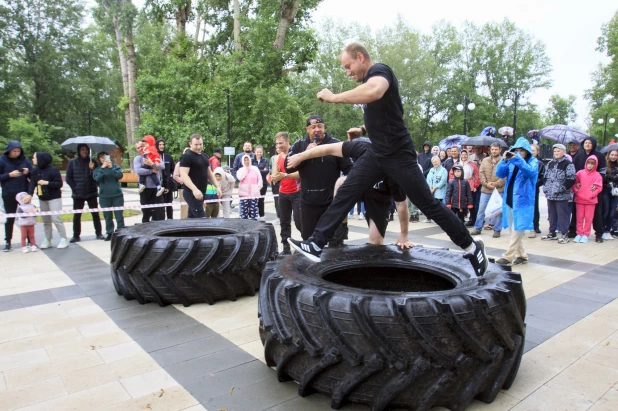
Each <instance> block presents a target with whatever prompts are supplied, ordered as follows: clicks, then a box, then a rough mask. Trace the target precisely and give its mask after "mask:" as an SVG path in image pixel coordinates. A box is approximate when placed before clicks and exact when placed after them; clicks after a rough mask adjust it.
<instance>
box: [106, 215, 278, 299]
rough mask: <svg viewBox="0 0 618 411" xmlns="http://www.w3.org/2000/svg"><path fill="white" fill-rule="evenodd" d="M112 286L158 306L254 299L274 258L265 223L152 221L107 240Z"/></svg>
mask: <svg viewBox="0 0 618 411" xmlns="http://www.w3.org/2000/svg"><path fill="white" fill-rule="evenodd" d="M111 247H112V256H111V264H110V265H111V271H112V280H113V283H114V287H115V288H116V291H117V292H118V294H119V295H123V296H124V297H125V298H126V299H127V300H133V299H137V301H139V303H140V304H146V303H148V302H156V303H158V304H159V305H160V306H165V305H168V304H182V305H184V306H185V307H188V306H189V305H191V304H193V303H203V302H205V303H208V304H214V303H215V302H216V301H219V300H232V301H235V300H236V298H237V297H238V296H241V295H255V291H256V290H258V289H259V287H260V278H261V275H262V271H263V270H264V266H265V265H266V263H267V262H268V261H270V260H273V259H275V258H276V256H277V237H276V234H275V229H274V228H273V226H272V225H271V224H265V223H261V222H257V221H251V220H240V219H223V218H211V219H208V218H200V219H185V220H167V221H156V222H150V223H147V224H139V225H135V226H132V227H127V228H125V229H122V230H120V231H118V232H117V233H114V235H113V236H112V242H111Z"/></svg>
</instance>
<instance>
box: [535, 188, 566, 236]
mask: <svg viewBox="0 0 618 411" xmlns="http://www.w3.org/2000/svg"><path fill="white" fill-rule="evenodd" d="M540 188H541V187H537V188H536V193H535V194H534V220H533V221H532V222H533V225H534V229H535V230H539V220H540V219H541V213H540V212H539V191H540ZM562 234H565V233H562Z"/></svg>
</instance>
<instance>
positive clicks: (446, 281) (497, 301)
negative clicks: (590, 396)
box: [258, 246, 526, 411]
mask: <svg viewBox="0 0 618 411" xmlns="http://www.w3.org/2000/svg"><path fill="white" fill-rule="evenodd" d="M401 269H404V270H406V269H408V270H416V271H417V272H415V273H411V272H408V273H405V272H404V273H402V272H401V271H399V272H395V270H401ZM343 270H350V271H348V272H346V273H345V274H343ZM334 272H339V274H333V273H334ZM419 272H420V273H419ZM329 274H330V275H329ZM325 276H328V279H324V277H325ZM331 279H333V281H336V282H332V281H330V280H331ZM447 285H448V286H449V287H453V286H454V288H452V289H448V290H444V289H445V288H446V286H447ZM370 288H379V290H378V291H376V290H371V289H370ZM405 290H408V291H405ZM409 290H418V291H425V292H415V291H409ZM440 290H442V291H440ZM259 297H260V298H259V307H258V310H259V312H258V316H259V317H260V337H261V339H262V342H263V343H264V352H265V359H266V363H267V364H268V365H269V366H271V367H276V371H277V376H278V378H279V380H280V381H286V380H294V381H296V382H297V383H299V388H298V392H299V395H301V396H305V395H308V394H311V393H312V392H321V393H323V394H326V395H328V396H330V397H331V398H332V402H331V406H332V407H333V408H335V409H337V408H339V407H341V406H342V405H344V404H345V403H348V402H352V403H360V404H366V405H368V406H370V407H371V409H372V410H375V411H379V410H384V409H386V408H389V407H392V408H404V409H410V410H429V409H431V408H432V407H437V406H442V407H446V408H449V409H451V410H463V409H465V408H466V407H467V406H468V405H469V403H470V402H471V401H472V400H473V399H474V398H476V399H479V400H481V401H484V402H487V403H489V402H492V401H493V400H494V399H495V397H496V395H498V393H499V392H500V389H502V388H504V389H508V388H509V387H510V385H511V384H512V382H513V380H514V378H515V375H516V374H517V370H518V368H519V363H520V361H521V356H522V354H523V346H524V340H525V324H524V319H525V316H526V299H525V295H524V291H523V288H522V283H521V276H520V275H519V274H517V273H511V272H508V271H504V270H502V269H500V267H499V266H497V265H495V264H490V267H489V270H488V271H487V273H486V274H485V276H484V277H483V278H481V279H479V278H477V277H476V276H475V275H474V273H473V271H472V267H471V265H470V263H469V262H468V260H465V259H464V258H463V257H462V254H461V253H454V252H449V251H447V250H436V249H428V248H423V247H415V248H413V249H411V250H405V251H402V250H399V249H397V248H395V247H392V246H358V247H354V246H350V247H343V248H339V249H333V250H329V249H325V251H324V254H323V255H322V262H320V263H317V264H314V263H312V262H311V261H309V260H308V259H307V258H305V257H304V256H302V255H299V254H294V255H291V256H288V257H285V258H281V259H279V260H277V261H274V262H271V263H268V264H267V266H266V269H265V270H264V273H263V275H262V286H261V288H260V295H259Z"/></svg>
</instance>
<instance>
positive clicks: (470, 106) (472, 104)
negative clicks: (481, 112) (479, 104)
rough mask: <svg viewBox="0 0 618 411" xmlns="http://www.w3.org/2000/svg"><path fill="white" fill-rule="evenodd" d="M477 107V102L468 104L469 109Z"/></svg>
mask: <svg viewBox="0 0 618 411" xmlns="http://www.w3.org/2000/svg"><path fill="white" fill-rule="evenodd" d="M475 108H476V104H474V103H470V104H468V110H474V109H475Z"/></svg>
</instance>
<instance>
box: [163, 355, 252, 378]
mask: <svg viewBox="0 0 618 411" xmlns="http://www.w3.org/2000/svg"><path fill="white" fill-rule="evenodd" d="M251 361H255V359H254V358H253V357H252V356H251V355H249V354H247V353H246V352H244V351H243V350H241V349H240V348H238V347H232V348H228V349H226V350H222V351H217V352H216V353H213V354H209V355H205V356H203V357H200V358H194V359H192V360H190V361H186V362H183V363H178V364H174V365H171V366H169V367H165V370H166V371H167V372H169V373H170V375H172V376H173V377H174V378H176V381H178V382H179V383H180V384H182V385H183V386H184V385H185V382H187V381H191V380H196V379H198V378H200V377H203V376H205V375H209V374H214V373H217V372H219V371H222V370H225V369H228V368H232V367H236V366H238V365H241V364H245V363H248V362H251Z"/></svg>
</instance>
